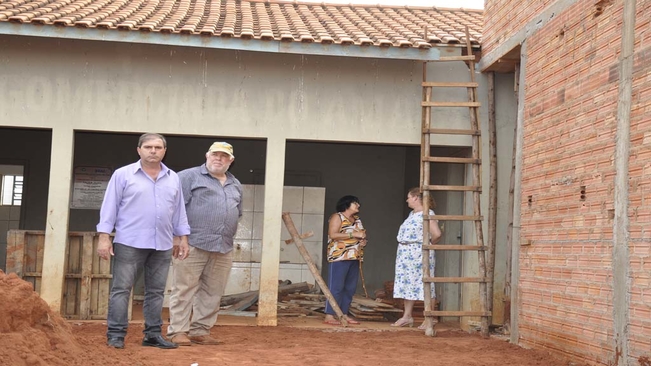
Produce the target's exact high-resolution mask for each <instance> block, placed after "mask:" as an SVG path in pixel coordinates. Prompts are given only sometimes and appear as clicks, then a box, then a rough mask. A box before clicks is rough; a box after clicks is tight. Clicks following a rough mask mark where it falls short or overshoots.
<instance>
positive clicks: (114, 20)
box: [96, 0, 143, 28]
mask: <svg viewBox="0 0 651 366" xmlns="http://www.w3.org/2000/svg"><path fill="white" fill-rule="evenodd" d="M142 2H143V0H136V1H125V2H124V6H123V7H120V8H119V9H117V10H116V11H113V12H108V13H107V16H106V17H105V18H104V19H103V20H102V21H101V22H97V24H96V26H97V27H98V28H114V27H115V26H116V25H117V24H119V23H121V22H123V21H124V20H126V19H128V18H129V16H131V15H132V14H134V13H135V12H137V10H138V9H139V8H140V6H141V4H142ZM134 3H136V4H137V6H134V5H136V4H134Z"/></svg>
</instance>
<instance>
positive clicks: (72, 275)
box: [65, 273, 113, 280]
mask: <svg viewBox="0 0 651 366" xmlns="http://www.w3.org/2000/svg"><path fill="white" fill-rule="evenodd" d="M65 277H66V278H72V279H81V278H84V277H86V276H84V275H82V274H81V273H68V274H66V276H65ZM87 277H88V278H90V279H109V280H110V279H111V278H113V275H111V274H90V275H88V276H87Z"/></svg>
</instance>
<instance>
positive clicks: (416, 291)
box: [391, 188, 441, 327]
mask: <svg viewBox="0 0 651 366" xmlns="http://www.w3.org/2000/svg"><path fill="white" fill-rule="evenodd" d="M407 205H408V206H409V208H411V209H412V211H411V212H410V213H409V217H407V219H406V220H405V221H404V222H403V223H402V225H400V230H399V231H398V237H397V239H398V254H397V257H396V277H395V281H394V285H393V297H394V298H396V299H405V310H404V313H403V315H402V318H400V319H398V320H397V321H396V322H395V323H393V324H391V326H393V327H404V326H410V327H411V326H413V324H414V318H413V317H412V311H413V309H414V303H416V301H417V300H421V301H422V300H424V298H425V295H424V289H423V248H422V246H423V195H422V193H420V190H419V189H418V188H412V189H411V190H410V191H409V193H408V194H407ZM434 206H435V203H434V200H433V199H432V198H431V196H430V202H429V207H430V210H429V214H430V216H433V215H434V211H433V210H431V209H432V208H434ZM429 224H430V229H429V232H430V237H431V242H432V243H436V242H437V241H438V240H439V238H440V237H441V229H440V228H439V225H438V221H437V220H430V221H429ZM430 253H432V254H431V255H430V275H431V276H433V275H434V266H435V258H434V254H433V251H430ZM433 287H434V286H432V296H434V288H433Z"/></svg>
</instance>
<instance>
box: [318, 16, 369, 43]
mask: <svg viewBox="0 0 651 366" xmlns="http://www.w3.org/2000/svg"><path fill="white" fill-rule="evenodd" d="M325 8H326V12H329V15H330V16H331V17H332V18H333V19H334V21H335V23H336V24H337V26H338V27H339V29H340V30H341V32H340V34H339V35H338V38H339V39H340V41H341V44H344V45H350V44H355V43H356V42H355V40H356V39H357V43H358V44H361V42H360V40H359V38H358V36H357V35H355V34H354V33H353V32H354V31H355V30H357V31H360V30H359V28H356V27H354V26H353V27H351V25H352V23H351V22H350V20H348V18H346V16H345V15H344V14H343V13H342V11H340V9H339V8H338V7H325ZM342 20H343V22H342ZM345 22H348V23H350V24H343V23H345ZM351 29H352V31H351ZM360 32H361V31H360Z"/></svg>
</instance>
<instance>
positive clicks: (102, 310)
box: [93, 236, 113, 319]
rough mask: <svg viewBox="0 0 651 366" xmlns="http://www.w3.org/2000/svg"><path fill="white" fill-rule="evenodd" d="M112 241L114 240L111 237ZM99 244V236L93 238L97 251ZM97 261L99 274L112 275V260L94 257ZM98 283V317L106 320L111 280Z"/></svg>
mask: <svg viewBox="0 0 651 366" xmlns="http://www.w3.org/2000/svg"><path fill="white" fill-rule="evenodd" d="M111 239H113V238H112V237H111ZM98 242H99V236H95V237H94V238H93V248H95V250H96V249H97V244H98ZM94 258H95V260H96V261H98V262H99V273H98V274H111V259H109V260H104V259H100V258H99V256H95V257H94ZM97 281H98V287H99V290H98V293H97V315H98V316H102V317H103V318H101V319H106V317H107V315H108V301H109V293H110V285H111V280H109V279H99V280H97Z"/></svg>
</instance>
